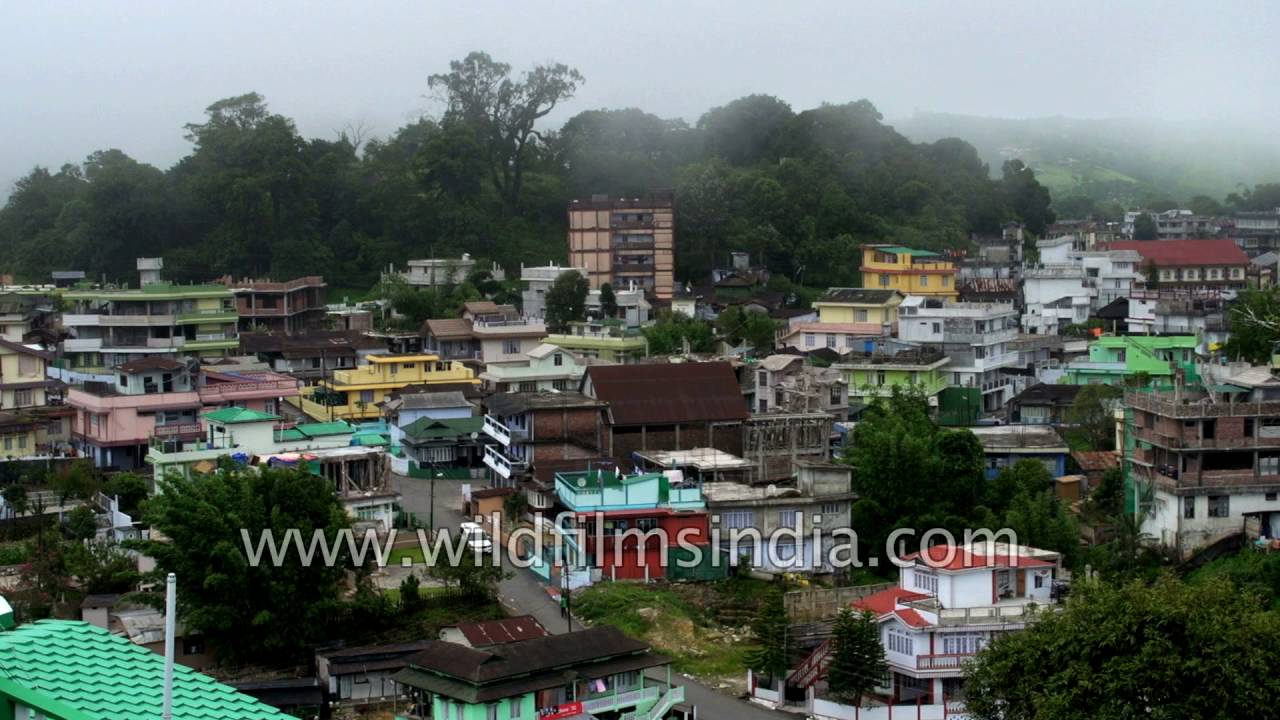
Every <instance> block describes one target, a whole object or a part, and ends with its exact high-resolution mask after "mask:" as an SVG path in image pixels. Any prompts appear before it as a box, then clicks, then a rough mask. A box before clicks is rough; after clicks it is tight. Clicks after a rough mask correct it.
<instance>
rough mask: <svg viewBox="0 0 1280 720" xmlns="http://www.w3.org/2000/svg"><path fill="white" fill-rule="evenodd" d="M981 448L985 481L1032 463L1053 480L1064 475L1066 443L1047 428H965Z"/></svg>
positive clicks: (1002, 426)
mask: <svg viewBox="0 0 1280 720" xmlns="http://www.w3.org/2000/svg"><path fill="white" fill-rule="evenodd" d="M969 431H970V432H972V433H973V434H974V435H975V436H977V438H978V442H979V443H981V444H982V454H983V456H984V457H985V458H986V465H987V479H988V480H994V479H995V477H996V476H997V475H999V474H1000V471H1001V470H1003V469H1005V468H1007V467H1011V466H1013V465H1014V464H1016V463H1018V462H1019V461H1021V460H1035V461H1036V462H1039V463H1041V464H1043V465H1044V467H1045V469H1046V470H1048V471H1049V474H1050V475H1052V476H1053V477H1061V476H1063V475H1066V474H1067V455H1068V454H1069V453H1070V450H1069V449H1068V448H1067V443H1066V442H1064V441H1063V440H1062V436H1061V435H1059V434H1058V432H1057V431H1056V430H1054V429H1053V428H1052V427H1050V426H1049V425H1036V424H1029V425H983V426H978V427H972V428H969Z"/></svg>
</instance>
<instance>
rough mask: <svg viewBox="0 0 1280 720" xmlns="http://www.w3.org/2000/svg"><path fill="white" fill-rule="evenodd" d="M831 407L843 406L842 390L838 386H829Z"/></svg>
mask: <svg viewBox="0 0 1280 720" xmlns="http://www.w3.org/2000/svg"><path fill="white" fill-rule="evenodd" d="M830 404H832V405H842V404H844V390H843V388H841V386H839V385H832V386H831V403H830Z"/></svg>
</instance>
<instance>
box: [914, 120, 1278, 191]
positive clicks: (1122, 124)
mask: <svg viewBox="0 0 1280 720" xmlns="http://www.w3.org/2000/svg"><path fill="white" fill-rule="evenodd" d="M894 127H895V128H896V129H897V130H899V131H900V132H902V133H903V134H904V135H906V136H907V137H909V138H911V139H912V140H915V141H917V142H931V141H934V140H938V139H940V138H944V137H951V136H955V135H958V136H960V137H963V138H964V139H965V140H967V141H969V142H970V143H972V144H973V145H974V147H975V148H977V150H978V155H979V157H981V158H982V159H983V161H984V162H987V163H989V164H993V166H996V167H998V166H999V163H1001V162H1003V161H1004V160H1005V159H1008V158H1012V157H1017V158H1019V159H1021V160H1022V161H1023V162H1025V163H1026V164H1027V165H1029V166H1030V167H1031V168H1032V169H1033V170H1035V172H1036V179H1037V180H1038V181H1039V182H1040V183H1041V184H1042V185H1044V186H1045V187H1047V188H1049V191H1050V193H1051V194H1052V196H1053V201H1054V207H1055V209H1058V210H1059V215H1060V216H1065V215H1071V216H1079V215H1080V214H1082V212H1084V211H1087V210H1088V209H1091V208H1092V207H1095V206H1096V207H1098V208H1105V206H1108V205H1112V204H1115V205H1119V206H1122V207H1125V208H1128V207H1154V206H1160V205H1165V206H1172V205H1173V204H1175V203H1176V204H1179V205H1183V206H1184V207H1185V206H1186V203H1187V201H1188V200H1189V199H1190V198H1194V197H1197V196H1200V197H1202V198H1209V199H1212V200H1214V201H1215V202H1218V201H1221V200H1222V199H1223V198H1224V197H1225V196H1228V195H1230V194H1232V193H1238V192H1239V191H1240V187H1241V186H1242V185H1246V186H1247V185H1256V184H1263V183H1275V182H1277V181H1280V143H1277V142H1276V141H1275V138H1274V135H1268V134H1265V133H1261V132H1258V131H1254V130H1250V129H1249V128H1243V127H1235V126H1231V125H1229V124H1227V123H1223V122H1215V123H1207V122H1206V123H1187V122H1182V123H1175V122H1172V121H1160V120H1143V119H1132V118H1093V119H1085V118H1062V117H1045V118H1024V119H1013V118H990V117H977V116H972V115H953V114H947V113H916V114H915V115H913V116H911V117H909V118H905V119H901V120H897V121H895V122H894Z"/></svg>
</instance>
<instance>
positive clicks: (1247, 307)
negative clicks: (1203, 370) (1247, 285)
mask: <svg viewBox="0 0 1280 720" xmlns="http://www.w3.org/2000/svg"><path fill="white" fill-rule="evenodd" d="M1230 308H1231V309H1230V310H1229V311H1228V314H1229V322H1230V326H1231V335H1230V337H1228V338H1227V342H1226V345H1225V346H1224V347H1223V349H1222V351H1223V352H1224V353H1225V354H1226V355H1227V357H1229V358H1231V359H1233V360H1247V361H1249V362H1252V363H1259V364H1266V363H1269V362H1270V361H1271V352H1272V350H1273V349H1274V348H1275V345H1276V343H1277V342H1280V288H1268V289H1265V290H1246V291H1245V292H1243V293H1241V295H1240V297H1239V298H1237V299H1236V301H1235V302H1233V303H1231V305H1230Z"/></svg>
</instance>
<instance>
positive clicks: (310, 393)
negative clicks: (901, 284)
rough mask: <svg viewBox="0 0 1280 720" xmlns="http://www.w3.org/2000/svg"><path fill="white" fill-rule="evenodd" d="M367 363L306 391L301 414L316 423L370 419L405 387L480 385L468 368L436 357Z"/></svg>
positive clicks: (377, 359)
mask: <svg viewBox="0 0 1280 720" xmlns="http://www.w3.org/2000/svg"><path fill="white" fill-rule="evenodd" d="M367 360H368V363H367V364H365V365H361V366H360V367H356V368H352V369H351V370H336V371H334V373H333V378H332V379H329V380H322V381H320V382H319V383H318V384H317V385H316V386H315V387H312V388H308V389H307V391H306V394H305V395H303V397H302V401H301V402H302V411H303V412H304V413H306V414H307V415H308V416H310V417H312V418H314V419H316V420H319V421H328V420H364V419H374V418H377V417H379V416H380V413H381V411H380V409H379V408H378V404H379V403H381V402H383V401H384V400H386V399H387V396H388V395H389V394H390V393H392V392H394V391H396V390H399V389H401V388H403V387H406V386H408V385H438V384H441V383H468V384H471V385H479V384H480V380H479V379H478V378H476V374H475V371H473V370H472V369H471V368H469V367H467V366H465V365H463V364H462V363H460V362H450V361H444V360H441V359H440V356H439V355H372V356H370V357H369V358H367Z"/></svg>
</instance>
